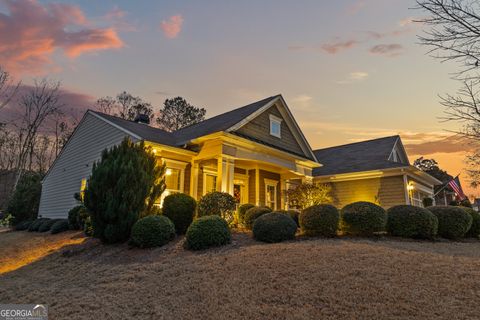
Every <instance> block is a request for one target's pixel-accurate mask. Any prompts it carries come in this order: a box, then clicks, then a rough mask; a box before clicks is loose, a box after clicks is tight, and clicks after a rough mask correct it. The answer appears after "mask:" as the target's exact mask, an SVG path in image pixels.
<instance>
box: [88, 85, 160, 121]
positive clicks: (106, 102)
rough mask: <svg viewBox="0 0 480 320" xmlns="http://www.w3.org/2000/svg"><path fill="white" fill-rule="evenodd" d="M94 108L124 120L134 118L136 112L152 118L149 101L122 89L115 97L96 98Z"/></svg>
mask: <svg viewBox="0 0 480 320" xmlns="http://www.w3.org/2000/svg"><path fill="white" fill-rule="evenodd" d="M94 107H95V109H97V110H99V111H101V112H103V113H106V114H111V115H114V116H117V117H120V118H123V119H126V120H134V119H135V117H136V116H137V115H138V114H145V115H147V116H148V117H149V118H150V119H152V118H153V116H154V114H153V108H152V105H151V104H150V103H149V102H146V101H144V100H143V99H142V98H140V97H136V96H133V95H132V94H130V93H128V92H126V91H123V92H121V93H119V94H117V96H116V97H115V98H112V97H108V96H107V97H103V98H100V99H98V100H97V101H96V102H95V105H94Z"/></svg>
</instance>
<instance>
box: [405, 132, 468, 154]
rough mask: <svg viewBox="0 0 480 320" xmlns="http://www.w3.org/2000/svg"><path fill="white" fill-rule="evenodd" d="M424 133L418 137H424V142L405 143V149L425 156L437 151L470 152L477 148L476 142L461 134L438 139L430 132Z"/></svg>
mask: <svg viewBox="0 0 480 320" xmlns="http://www.w3.org/2000/svg"><path fill="white" fill-rule="evenodd" d="M423 135H424V136H423V137H417V138H420V139H422V140H423V141H422V142H420V143H406V144H405V149H406V150H407V152H408V153H409V154H410V155H412V156H424V155H428V154H435V153H457V152H463V153H468V152H472V151H474V150H475V149H476V147H475V144H472V142H471V141H470V140H468V139H466V138H464V137H462V136H459V135H453V136H449V137H446V138H443V139H438V140H434V139H432V137H431V136H430V135H428V134H423ZM402 138H403V135H402ZM408 138H409V137H408V136H407V139H408ZM432 140H433V141H432Z"/></svg>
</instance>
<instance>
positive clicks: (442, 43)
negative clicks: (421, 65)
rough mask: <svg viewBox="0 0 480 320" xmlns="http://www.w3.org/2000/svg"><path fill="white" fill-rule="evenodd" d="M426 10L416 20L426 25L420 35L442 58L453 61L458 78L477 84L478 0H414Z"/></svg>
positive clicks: (479, 58)
mask: <svg viewBox="0 0 480 320" xmlns="http://www.w3.org/2000/svg"><path fill="white" fill-rule="evenodd" d="M417 4H418V7H419V8H420V9H423V10H424V11H425V12H426V13H428V15H429V16H428V17H426V18H423V19H421V20H419V22H421V23H423V24H424V25H426V26H428V27H429V30H427V31H425V32H424V34H423V35H421V36H420V37H419V39H420V43H421V44H423V45H426V46H428V47H430V48H431V49H430V51H429V53H431V54H432V56H433V57H435V58H438V59H440V60H441V61H452V60H453V61H456V62H458V63H460V65H461V67H460V70H459V72H458V73H457V74H456V78H457V79H460V80H463V81H464V80H474V81H475V83H478V80H479V79H480V78H479V73H478V70H479V69H478V67H479V64H480V42H479V41H480V3H479V2H478V1H477V0H417Z"/></svg>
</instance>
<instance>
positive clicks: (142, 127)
mask: <svg viewBox="0 0 480 320" xmlns="http://www.w3.org/2000/svg"><path fill="white" fill-rule="evenodd" d="M91 112H93V113H96V114H98V115H99V116H101V117H102V118H104V119H106V120H108V121H110V122H112V123H114V124H115V125H117V126H120V127H122V128H124V129H125V130H128V131H130V132H132V133H134V134H136V135H137V136H140V137H141V138H142V139H144V140H148V141H151V142H156V143H160V144H165V145H167V146H175V145H176V143H175V138H174V137H173V134H172V133H170V132H168V131H165V130H162V129H159V128H154V127H150V126H149V125H146V124H143V123H137V122H134V121H129V120H125V119H122V118H119V117H115V116H112V115H109V114H105V113H102V112H98V111H91Z"/></svg>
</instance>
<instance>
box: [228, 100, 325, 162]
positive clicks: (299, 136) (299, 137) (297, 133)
mask: <svg viewBox="0 0 480 320" xmlns="http://www.w3.org/2000/svg"><path fill="white" fill-rule="evenodd" d="M278 101H280V102H281V104H282V106H283V108H279V112H280V113H281V114H282V110H283V111H285V113H286V115H287V117H285V124H286V125H287V126H288V127H289V129H290V131H291V132H292V134H293V136H294V137H295V140H296V141H297V143H298V144H299V146H300V148H301V149H302V150H303V152H304V153H305V154H308V155H310V156H311V157H312V159H313V160H314V161H315V162H318V160H317V157H316V156H315V154H314V153H313V151H312V148H311V147H310V144H309V143H308V141H307V139H306V138H305V136H304V134H303V132H302V130H301V129H300V127H299V126H298V123H297V121H296V120H295V118H294V117H293V114H292V113H291V111H290V109H289V108H288V106H287V103H286V102H285V100H284V99H283V97H282V96H281V95H279V96H278V97H277V98H275V99H273V100H271V101H270V102H268V103H267V104H265V105H264V106H263V107H261V108H260V109H258V110H257V111H255V112H254V113H252V114H250V115H249V116H248V117H246V118H245V119H243V120H242V121H240V122H238V123H236V124H235V125H233V126H231V127H230V128H228V129H227V130H225V131H226V132H229V133H230V132H232V131H236V130H238V129H240V128H241V127H243V126H245V125H246V124H247V123H249V122H251V121H252V120H253V119H255V118H256V117H258V116H259V115H261V114H262V113H264V112H265V111H266V110H268V109H269V108H270V107H272V106H274V105H275V103H276V102H278ZM288 120H290V121H288ZM289 123H290V124H291V125H293V129H295V130H292V128H291V125H289Z"/></svg>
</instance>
